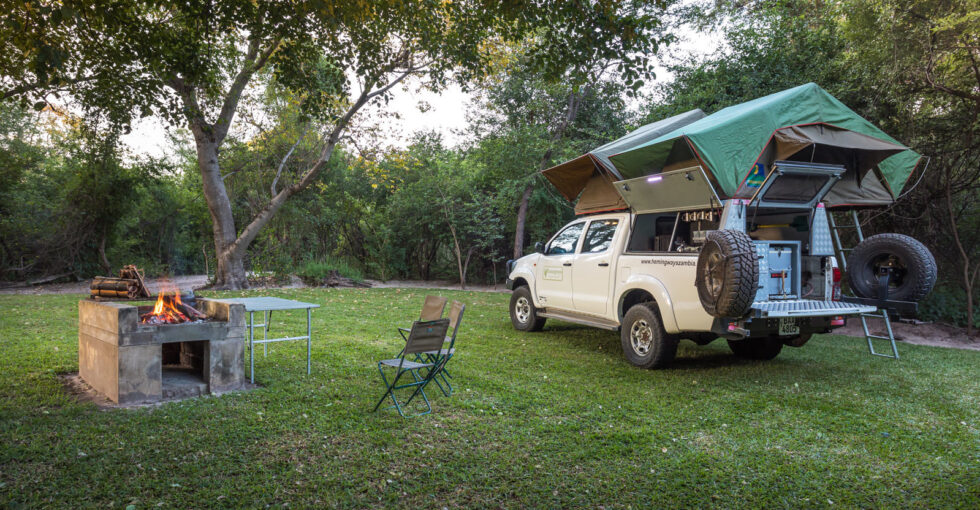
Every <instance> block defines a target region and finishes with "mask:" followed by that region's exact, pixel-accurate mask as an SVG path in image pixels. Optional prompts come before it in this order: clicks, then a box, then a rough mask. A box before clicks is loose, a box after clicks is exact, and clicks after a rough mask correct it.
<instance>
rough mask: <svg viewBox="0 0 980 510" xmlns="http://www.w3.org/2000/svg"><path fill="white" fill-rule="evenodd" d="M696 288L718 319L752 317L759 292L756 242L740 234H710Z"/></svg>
mask: <svg viewBox="0 0 980 510" xmlns="http://www.w3.org/2000/svg"><path fill="white" fill-rule="evenodd" d="M694 284H695V285H696V286H697V288H698V298H700V300H701V306H703V307H704V309H705V311H707V312H708V313H709V314H711V315H713V316H715V317H741V316H743V315H745V314H746V313H748V311H749V308H750V307H751V306H752V300H753V298H755V294H756V291H758V290H759V259H758V257H757V256H756V253H755V246H754V245H753V244H752V239H751V238H750V237H749V236H748V234H746V233H745V232H739V231H737V230H715V231H712V232H708V236H707V239H706V240H705V243H704V247H702V248H701V254H700V255H698V267H697V276H696V277H695V280H694Z"/></svg>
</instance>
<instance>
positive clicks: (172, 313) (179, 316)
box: [140, 281, 193, 324]
mask: <svg viewBox="0 0 980 510" xmlns="http://www.w3.org/2000/svg"><path fill="white" fill-rule="evenodd" d="M160 287H161V288H160V294H159V295H158V296H157V301H156V303H154V305H153V311H152V312H150V313H147V314H143V316H142V317H140V322H142V323H148V322H152V323H156V324H160V323H165V324H178V323H181V322H190V321H191V320H193V319H191V318H189V317H188V316H187V315H186V314H185V313H184V312H183V311H182V310H181V309H182V308H184V304H183V303H182V302H181V301H180V289H178V288H177V286H176V285H174V284H172V283H170V282H168V281H164V282H161V284H160Z"/></svg>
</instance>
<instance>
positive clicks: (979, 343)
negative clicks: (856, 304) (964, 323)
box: [834, 318, 980, 351]
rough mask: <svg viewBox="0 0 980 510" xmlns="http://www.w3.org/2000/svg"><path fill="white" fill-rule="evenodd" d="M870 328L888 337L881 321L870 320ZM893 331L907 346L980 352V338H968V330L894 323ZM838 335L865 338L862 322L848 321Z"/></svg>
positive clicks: (874, 332) (942, 325) (873, 332)
mask: <svg viewBox="0 0 980 510" xmlns="http://www.w3.org/2000/svg"><path fill="white" fill-rule="evenodd" d="M868 328H869V329H870V330H871V334H872V335H878V336H887V333H886V332H885V325H884V322H883V321H881V320H880V319H869V320H868ZM892 331H893V332H894V333H895V339H896V340H898V341H900V342H905V343H907V344H916V345H932V346H935V347H952V348H955V349H970V350H973V351H980V337H977V336H974V337H973V338H969V337H967V336H966V330H964V329H963V328H957V327H955V326H950V325H947V324H936V323H929V324H905V323H901V322H897V321H892ZM834 332H835V333H837V334H841V335H847V336H854V337H858V338H864V331H863V329H862V328H861V320H860V319H857V318H853V319H848V321H847V326H845V327H843V328H841V329H838V330H835V331H834Z"/></svg>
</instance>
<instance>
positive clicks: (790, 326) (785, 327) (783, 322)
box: [779, 318, 800, 336]
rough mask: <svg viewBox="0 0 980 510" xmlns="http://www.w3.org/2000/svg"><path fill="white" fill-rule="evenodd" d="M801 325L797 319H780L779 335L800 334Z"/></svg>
mask: <svg viewBox="0 0 980 510" xmlns="http://www.w3.org/2000/svg"><path fill="white" fill-rule="evenodd" d="M799 334H800V325H799V324H797V323H796V319H788V318H786V319H779V335H780V336H786V335H799Z"/></svg>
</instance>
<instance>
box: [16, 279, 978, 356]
mask: <svg viewBox="0 0 980 510" xmlns="http://www.w3.org/2000/svg"><path fill="white" fill-rule="evenodd" d="M171 280H172V281H173V283H175V284H176V285H177V287H178V288H181V289H198V288H201V287H204V286H205V285H207V283H208V277H207V276H206V275H187V276H175V277H173V278H172V279H171ZM91 282H92V281H91V280H85V281H81V282H71V283H52V284H47V285H36V286H33V287H29V286H24V287H6V288H0V294H88V291H89V285H90V284H91ZM367 282H368V283H369V284H371V286H372V287H377V288H396V287H397V288H409V289H445V290H460V289H459V284H458V283H455V282H450V281H441V280H431V281H417V280H389V281H386V282H382V281H377V280H367ZM147 287H149V289H150V292H151V293H156V292H158V291H159V289H160V280H157V279H150V280H148V281H147ZM304 287H306V285H305V284H303V282H302V281H301V280H300V279H299V278H297V277H295V276H294V277H293V278H292V281H291V282H290V283H289V285H284V286H279V287H277V288H292V289H295V288H304ZM466 290H472V291H478V292H507V288H506V287H504V286H503V284H501V285H496V286H493V285H467V286H466ZM868 325H869V327H870V328H871V332H872V334H876V335H884V333H885V330H884V324H883V323H882V322H881V321H880V320H877V319H871V320H870V321H869V324H868ZM892 330H893V331H894V332H895V338H896V339H897V340H899V341H901V342H905V343H909V344H917V345H931V346H936V347H950V348H955V349H970V350H975V351H980V337H973V338H967V336H966V333H965V331H964V330H963V329H962V328H957V327H954V326H949V325H946V324H905V323H900V322H892ZM835 332H836V333H838V334H841V335H847V336H853V337H858V338H863V337H864V332H863V331H862V329H861V321H860V320H858V319H856V318H854V319H850V320H848V321H847V326H845V327H843V328H841V329H838V330H836V331H835Z"/></svg>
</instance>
